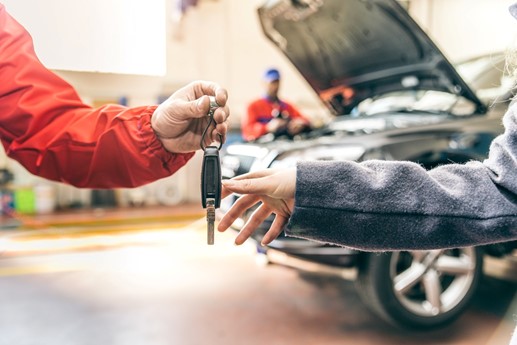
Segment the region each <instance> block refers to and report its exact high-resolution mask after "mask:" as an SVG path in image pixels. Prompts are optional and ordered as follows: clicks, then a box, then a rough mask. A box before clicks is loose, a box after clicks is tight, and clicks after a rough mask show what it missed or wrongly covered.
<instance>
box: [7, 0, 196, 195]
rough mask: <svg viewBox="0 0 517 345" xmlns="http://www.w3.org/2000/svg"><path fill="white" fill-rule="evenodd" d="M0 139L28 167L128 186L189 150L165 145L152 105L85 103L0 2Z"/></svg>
mask: <svg viewBox="0 0 517 345" xmlns="http://www.w3.org/2000/svg"><path fill="white" fill-rule="evenodd" d="M0 81H1V82H0V140H1V141H2V144H3V146H4V148H5V151H6V153H7V155H8V156H9V157H11V158H14V159H15V160H17V161H18V162H20V163H21V164H22V165H23V166H24V167H25V168H26V169H27V170H29V171H30V172H31V173H33V174H36V175H39V176H42V177H45V178H47V179H51V180H55V181H61V182H66V183H69V184H72V185H75V186H78V187H91V188H116V187H135V186H138V185H143V184H146V183H149V182H152V181H154V180H157V179H160V178H163V177H166V176H169V175H171V174H172V173H174V172H175V171H176V170H178V169H179V168H180V167H181V166H183V165H184V164H185V163H186V162H187V161H188V160H189V159H190V158H191V157H192V156H193V155H194V153H188V154H172V153H169V152H168V151H166V150H165V149H164V148H163V147H162V145H161V143H160V141H159V140H158V139H157V137H156V136H155V134H154V132H153V130H152V128H151V123H150V119H151V115H152V114H153V112H154V110H155V108H156V107H155V106H148V107H137V108H127V107H123V106H120V105H107V106H103V107H101V108H98V109H92V108H91V107H89V106H87V105H85V104H84V103H83V102H82V101H81V99H80V98H79V96H78V95H77V93H76V92H75V90H74V89H73V88H72V87H71V86H70V85H69V84H67V83H66V82H65V81H63V80H62V79H61V78H59V77H58V76H57V75H55V74H54V73H52V72H51V71H49V70H48V69H46V68H45V67H44V66H43V65H42V64H41V62H40V61H39V60H38V58H37V57H36V54H35V53H34V48H33V44H32V39H31V37H30V35H29V34H28V32H27V31H26V30H25V29H24V28H23V27H22V26H21V25H20V24H19V23H17V22H16V21H15V20H14V19H13V18H12V17H11V16H10V15H9V14H8V13H7V12H6V10H5V8H4V6H3V5H0Z"/></svg>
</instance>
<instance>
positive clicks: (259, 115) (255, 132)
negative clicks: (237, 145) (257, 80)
mask: <svg viewBox="0 0 517 345" xmlns="http://www.w3.org/2000/svg"><path fill="white" fill-rule="evenodd" d="M264 85H265V88H266V94H265V96H264V97H262V98H259V99H257V100H255V101H253V102H252V103H251V104H250V105H249V106H248V110H247V113H246V115H245V116H243V118H242V127H241V129H242V136H243V138H244V140H246V141H252V140H256V139H258V138H260V137H262V136H264V135H266V134H269V133H271V134H273V135H274V136H275V137H276V136H281V135H287V136H289V137H293V136H295V135H297V134H300V133H301V132H303V131H306V130H308V129H310V123H309V121H308V120H307V119H306V118H305V117H304V116H303V115H302V114H300V112H299V111H298V110H297V109H296V108H295V107H293V106H292V105H291V104H289V103H287V102H285V101H283V100H281V99H280V98H279V97H278V92H279V89H280V72H279V71H278V70H277V69H274V68H272V69H268V70H267V71H266V72H265V73H264Z"/></svg>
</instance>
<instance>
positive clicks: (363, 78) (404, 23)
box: [258, 0, 486, 115]
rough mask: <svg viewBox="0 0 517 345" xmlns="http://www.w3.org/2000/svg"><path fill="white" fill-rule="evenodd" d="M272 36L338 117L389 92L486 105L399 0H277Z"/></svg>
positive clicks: (270, 5)
mask: <svg viewBox="0 0 517 345" xmlns="http://www.w3.org/2000/svg"><path fill="white" fill-rule="evenodd" d="M258 13H259V19H260V22H261V25H262V29H263V31H264V33H265V35H266V36H267V37H268V38H269V39H270V40H271V41H272V42H273V43H274V44H275V45H276V46H277V47H278V48H279V49H280V50H281V51H282V52H283V53H284V54H285V55H286V56H287V58H288V59H289V60H290V61H291V62H292V63H293V64H294V66H295V67H296V68H297V69H298V70H299V71H300V73H301V74H302V76H303V77H304V78H305V79H306V80H307V81H308V83H309V84H310V86H311V87H312V88H313V89H314V90H315V91H316V93H317V94H318V95H319V97H320V98H321V99H322V100H323V102H324V103H326V104H327V105H328V106H329V107H330V109H331V110H333V112H334V113H335V114H337V115H342V114H348V113H350V111H351V110H352V109H353V108H354V107H355V106H356V105H357V104H359V103H360V102H361V101H363V100H365V99H367V98H370V97H372V96H374V95H380V94H383V93H386V92H393V91H400V90H407V89H411V90H412V89H415V90H436V91H444V92H449V93H452V94H456V95H459V96H462V97H465V98H466V99H468V100H470V101H471V102H473V103H474V104H475V106H476V110H477V112H480V113H483V112H485V111H486V106H485V105H484V104H483V102H481V101H480V100H479V99H478V98H477V96H476V95H475V93H474V92H473V91H472V90H471V89H470V88H469V87H468V86H467V84H466V83H465V82H464V81H463V80H462V79H461V77H460V76H459V74H458V73H457V71H456V70H455V69H454V67H453V66H452V65H451V63H450V62H449V61H448V60H447V59H446V58H445V56H444V55H443V54H442V53H441V52H440V50H439V49H438V48H437V47H436V45H435V44H434V43H433V42H432V41H431V39H430V38H429V37H428V36H427V35H426V34H425V32H424V31H423V30H422V29H421V28H420V27H419V26H418V24H416V22H415V21H414V20H413V19H412V18H411V17H410V15H409V14H408V13H407V11H406V10H405V9H404V8H403V7H401V6H400V5H399V4H398V3H397V1H395V0H271V1H267V2H266V4H264V5H263V6H262V7H260V8H259V9H258Z"/></svg>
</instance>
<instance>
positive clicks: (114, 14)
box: [2, 0, 165, 75]
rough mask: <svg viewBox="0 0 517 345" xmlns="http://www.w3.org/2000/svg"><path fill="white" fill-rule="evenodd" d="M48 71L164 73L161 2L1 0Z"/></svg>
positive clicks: (163, 10)
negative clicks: (50, 69)
mask: <svg viewBox="0 0 517 345" xmlns="http://www.w3.org/2000/svg"><path fill="white" fill-rule="evenodd" d="M2 3H3V4H4V5H5V6H6V8H7V10H8V11H9V13H10V14H11V15H12V16H13V17H14V18H15V19H16V20H18V21H19V22H20V23H21V24H22V25H24V26H25V27H26V28H27V29H28V30H29V32H30V33H31V34H32V36H33V37H34V43H35V49H36V52H37V53H38V56H39V57H40V59H41V60H42V61H43V62H44V63H45V65H46V66H48V67H49V68H53V69H62V70H75V71H94V72H110V73H131V74H144V75H164V74H165V15H164V12H165V0H152V1H148V0H109V1H106V0H88V1H84V0H45V1H41V0H2Z"/></svg>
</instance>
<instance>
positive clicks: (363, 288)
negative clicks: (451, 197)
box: [356, 247, 483, 329]
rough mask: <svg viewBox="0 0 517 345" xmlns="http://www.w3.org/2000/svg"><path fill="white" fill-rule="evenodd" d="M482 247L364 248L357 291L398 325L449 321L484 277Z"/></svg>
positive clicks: (427, 325)
mask: <svg viewBox="0 0 517 345" xmlns="http://www.w3.org/2000/svg"><path fill="white" fill-rule="evenodd" d="M482 266H483V256H482V252H481V249H480V248H476V247H469V248H461V249H452V250H433V251H413V252H389V253H364V254H363V257H362V258H361V260H360V264H359V271H358V277H357V280H356V284H357V291H358V293H359V295H360V297H361V299H362V300H363V302H364V303H365V304H366V305H367V306H368V307H369V308H370V309H371V310H372V311H373V312H374V313H376V314H377V315H379V316H380V317H381V318H383V319H384V320H386V321H388V322H389V323H391V324H393V325H396V326H399V327H406V328H407V327H409V328H416V329H430V328H436V327H440V326H445V325H447V324H449V323H451V322H452V321H454V320H455V319H456V318H457V317H459V316H460V315H461V314H462V313H463V312H464V310H465V309H466V308H467V306H468V304H469V302H470V301H471V299H472V297H473V295H474V292H475V291H476V288H477V286H478V283H479V281H480V279H481V275H482V274H483V273H482Z"/></svg>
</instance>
